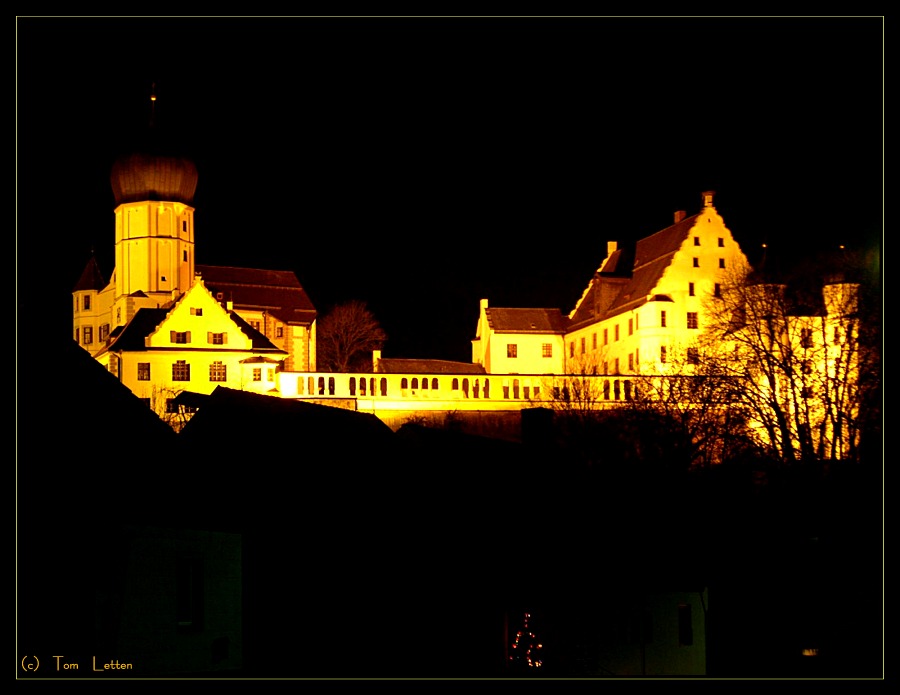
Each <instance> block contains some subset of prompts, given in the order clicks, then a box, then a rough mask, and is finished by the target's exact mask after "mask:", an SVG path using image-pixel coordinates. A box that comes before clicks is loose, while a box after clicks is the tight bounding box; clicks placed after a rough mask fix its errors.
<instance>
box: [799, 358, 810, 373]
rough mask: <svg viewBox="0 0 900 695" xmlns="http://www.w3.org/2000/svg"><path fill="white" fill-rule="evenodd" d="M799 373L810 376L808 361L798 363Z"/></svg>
mask: <svg viewBox="0 0 900 695" xmlns="http://www.w3.org/2000/svg"><path fill="white" fill-rule="evenodd" d="M800 372H801V373H802V374H812V362H811V361H810V360H803V361H802V362H801V363H800Z"/></svg>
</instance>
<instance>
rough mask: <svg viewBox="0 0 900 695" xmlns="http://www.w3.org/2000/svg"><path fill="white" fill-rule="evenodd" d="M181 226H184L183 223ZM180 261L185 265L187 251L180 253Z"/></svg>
mask: <svg viewBox="0 0 900 695" xmlns="http://www.w3.org/2000/svg"><path fill="white" fill-rule="evenodd" d="M182 225H184V223H183V222H182ZM181 260H183V261H184V262H185V263H187V251H182V252H181Z"/></svg>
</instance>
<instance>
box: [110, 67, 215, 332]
mask: <svg viewBox="0 0 900 695" xmlns="http://www.w3.org/2000/svg"><path fill="white" fill-rule="evenodd" d="M156 108H157V104H156V85H155V84H154V85H153V90H152V93H151V96H150V122H149V128H147V131H146V134H145V135H144V137H143V139H142V141H140V142H139V143H138V146H137V147H135V148H133V149H132V150H131V151H129V152H128V153H127V154H125V155H123V156H121V157H120V158H119V159H117V160H116V161H115V163H114V164H113V166H112V171H111V174H110V185H111V186H112V191H113V195H114V198H115V205H116V207H115V216H116V223H115V224H116V245H115V270H114V272H113V282H114V283H115V298H114V304H115V306H114V309H115V310H114V312H113V319H112V323H113V325H114V326H120V325H123V324H125V323H127V321H128V320H129V319H130V318H131V316H133V315H134V312H135V311H136V310H137V309H138V308H141V307H145V306H149V307H155V306H162V305H164V304H166V303H167V302H169V301H171V300H172V299H173V298H174V297H177V296H178V295H179V294H181V293H183V292H185V291H187V290H188V289H189V288H190V286H191V284H192V283H193V279H194V208H193V200H194V193H195V191H196V189H197V178H198V177H197V168H196V166H195V165H194V162H193V161H191V159H189V158H188V157H186V156H183V155H182V154H180V153H178V151H177V149H176V148H175V147H174V145H173V141H172V140H171V138H167V137H165V136H164V134H163V132H162V131H161V130H160V129H159V127H158V125H157V122H156V121H157V116H156Z"/></svg>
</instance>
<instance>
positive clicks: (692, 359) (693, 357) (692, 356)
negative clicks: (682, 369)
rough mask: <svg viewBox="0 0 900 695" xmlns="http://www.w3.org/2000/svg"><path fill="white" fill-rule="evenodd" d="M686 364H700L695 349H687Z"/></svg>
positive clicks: (698, 352)
mask: <svg viewBox="0 0 900 695" xmlns="http://www.w3.org/2000/svg"><path fill="white" fill-rule="evenodd" d="M687 363H688V364H700V351H699V350H697V348H695V347H690V348H688V349H687Z"/></svg>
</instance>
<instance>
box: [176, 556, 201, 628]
mask: <svg viewBox="0 0 900 695" xmlns="http://www.w3.org/2000/svg"><path fill="white" fill-rule="evenodd" d="M202 570H203V568H202V565H201V564H200V561H199V560H198V559H196V558H178V560H177V562H176V565H175V620H176V622H177V625H178V629H179V630H190V631H194V630H199V629H200V627H201V624H202V620H201V618H202V608H203V571H202Z"/></svg>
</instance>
